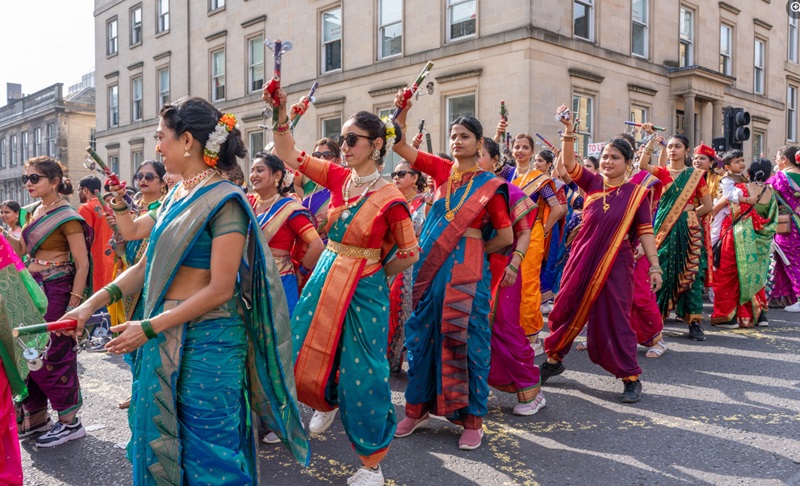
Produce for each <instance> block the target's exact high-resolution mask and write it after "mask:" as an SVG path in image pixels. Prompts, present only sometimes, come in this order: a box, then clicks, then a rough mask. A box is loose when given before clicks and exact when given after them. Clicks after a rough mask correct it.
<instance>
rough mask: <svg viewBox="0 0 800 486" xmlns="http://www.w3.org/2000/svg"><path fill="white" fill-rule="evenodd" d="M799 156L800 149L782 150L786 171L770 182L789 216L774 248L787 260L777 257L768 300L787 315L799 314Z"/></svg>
mask: <svg viewBox="0 0 800 486" xmlns="http://www.w3.org/2000/svg"><path fill="white" fill-rule="evenodd" d="M797 153H798V151H797V147H792V146H786V147H783V148H782V149H781V158H780V159H779V160H781V161H782V162H781V163H782V164H784V168H783V169H781V170H780V171H778V172H777V173H776V174H775V175H773V176H772V177H770V178H769V180H768V181H767V184H769V185H770V186H771V187H772V189H773V191H774V194H775V197H776V199H778V202H779V203H780V205H781V209H782V211H783V212H784V214H786V215H787V216H788V221H787V224H788V227H787V228H786V231H785V232H782V233H779V234H776V235H775V245H777V246H778V248H779V249H780V250H781V252H783V255H784V256H785V257H786V260H785V261H784V259H783V258H781V257H780V256H779V255H778V254H777V253H776V255H775V268H774V269H773V274H772V291H771V292H770V296H769V297H770V304H772V305H777V306H785V307H784V310H785V311H786V312H800V161H799V160H797V155H796V154H797Z"/></svg>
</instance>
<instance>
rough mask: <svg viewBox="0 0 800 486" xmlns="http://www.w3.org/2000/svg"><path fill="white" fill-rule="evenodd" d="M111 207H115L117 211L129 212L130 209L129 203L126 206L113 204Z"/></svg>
mask: <svg viewBox="0 0 800 486" xmlns="http://www.w3.org/2000/svg"><path fill="white" fill-rule="evenodd" d="M111 209H113V210H114V212H115V213H127V212H129V211H130V210H129V208H128V205H127V204H125V205H124V206H111Z"/></svg>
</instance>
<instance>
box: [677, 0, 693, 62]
mask: <svg viewBox="0 0 800 486" xmlns="http://www.w3.org/2000/svg"><path fill="white" fill-rule="evenodd" d="M680 24H681V33H680V43H681V45H680V49H679V57H680V59H679V62H680V67H686V66H691V65H692V63H693V62H694V44H693V42H694V12H693V11H691V10H689V9H688V8H684V7H681V18H680Z"/></svg>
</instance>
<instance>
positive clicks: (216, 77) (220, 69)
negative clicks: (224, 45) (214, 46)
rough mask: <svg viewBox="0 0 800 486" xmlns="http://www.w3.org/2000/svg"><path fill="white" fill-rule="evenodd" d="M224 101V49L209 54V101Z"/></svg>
mask: <svg viewBox="0 0 800 486" xmlns="http://www.w3.org/2000/svg"><path fill="white" fill-rule="evenodd" d="M224 99H225V49H222V50H221V51H215V52H212V53H211V101H220V100H224Z"/></svg>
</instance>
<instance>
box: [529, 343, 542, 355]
mask: <svg viewBox="0 0 800 486" xmlns="http://www.w3.org/2000/svg"><path fill="white" fill-rule="evenodd" d="M531 348H532V349H533V355H534V356H541V355H543V354H544V343H543V342H542V340H541V339H537V340H536V341H534V342H532V343H531Z"/></svg>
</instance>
